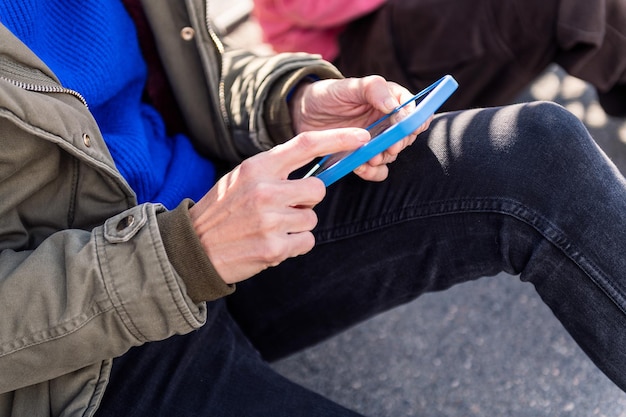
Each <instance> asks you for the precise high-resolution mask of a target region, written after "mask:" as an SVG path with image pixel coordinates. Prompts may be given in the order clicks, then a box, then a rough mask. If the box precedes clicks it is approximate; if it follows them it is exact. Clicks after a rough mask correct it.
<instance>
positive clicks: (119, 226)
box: [115, 216, 135, 232]
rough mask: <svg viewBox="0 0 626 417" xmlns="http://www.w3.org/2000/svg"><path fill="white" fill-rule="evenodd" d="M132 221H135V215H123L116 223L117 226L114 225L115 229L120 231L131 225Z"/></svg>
mask: <svg viewBox="0 0 626 417" xmlns="http://www.w3.org/2000/svg"><path fill="white" fill-rule="evenodd" d="M133 223H135V217H134V216H126V217H124V218H123V219H122V220H120V221H119V222H118V223H117V226H116V227H115V229H116V230H117V231H118V232H121V231H122V230H124V229H126V228H127V227H129V226H131V225H132V224H133Z"/></svg>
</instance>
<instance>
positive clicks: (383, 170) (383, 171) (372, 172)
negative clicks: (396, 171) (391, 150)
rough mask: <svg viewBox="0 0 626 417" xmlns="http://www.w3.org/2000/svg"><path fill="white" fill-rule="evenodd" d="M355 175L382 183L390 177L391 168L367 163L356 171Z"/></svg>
mask: <svg viewBox="0 0 626 417" xmlns="http://www.w3.org/2000/svg"><path fill="white" fill-rule="evenodd" d="M354 173H355V174H356V175H358V176H359V177H361V178H362V179H364V180H367V181H375V182H380V181H384V180H385V179H386V178H387V176H388V175H389V168H388V167H387V165H385V164H382V165H377V166H372V165H370V164H369V163H367V164H363V165H361V166H359V167H358V168H357V169H355V170H354Z"/></svg>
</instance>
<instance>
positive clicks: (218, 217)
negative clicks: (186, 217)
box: [189, 128, 370, 284]
mask: <svg viewBox="0 0 626 417" xmlns="http://www.w3.org/2000/svg"><path fill="white" fill-rule="evenodd" d="M369 139H370V136H369V133H368V132H367V131H366V130H364V129H358V128H342V129H333V130H324V131H317V132H304V133H301V134H299V135H298V136H296V137H295V138H293V139H291V140H290V141H288V142H286V143H284V144H282V145H279V146H276V147H274V148H273V149H271V150H269V151H266V152H263V153H260V154H257V155H255V156H253V157H251V158H249V159H247V160H245V161H243V162H242V163H241V164H240V165H239V166H237V167H236V168H235V169H234V170H233V171H231V172H230V173H228V174H226V175H225V176H224V177H222V178H221V179H220V180H219V181H218V182H217V183H216V184H215V186H214V187H213V188H212V189H211V190H209V192H208V193H207V194H206V195H205V196H204V197H203V198H202V199H200V201H198V202H197V203H196V204H195V205H194V206H193V207H191V208H190V209H189V213H190V216H191V220H192V223H193V226H194V229H195V231H196V233H197V234H198V236H199V237H200V242H201V243H202V246H203V247H204V249H205V251H206V253H207V255H208V256H209V259H210V260H211V262H212V264H213V266H214V267H215V269H216V271H217V272H218V273H219V274H220V276H221V277H222V279H223V280H224V281H225V282H226V283H228V284H232V283H235V282H239V281H242V280H244V279H247V278H250V277H251V276H253V275H255V274H257V273H258V272H260V271H262V270H264V269H266V268H268V267H270V266H275V265H278V264H279V263H281V262H282V261H284V260H285V259H287V258H290V257H295V256H298V255H302V254H305V253H307V252H309V251H310V250H311V249H312V248H313V246H314V245H315V238H314V237H313V234H312V233H311V230H312V229H313V228H314V227H315V226H316V225H317V215H316V214H315V212H314V211H313V207H315V205H317V204H318V203H319V202H320V201H321V200H322V199H323V198H324V196H325V195H326V188H325V187H324V184H323V182H322V181H321V180H319V179H318V178H315V177H309V178H305V179H295V180H289V179H287V177H288V175H289V174H290V173H291V172H293V171H294V170H296V169H298V168H300V167H302V166H304V165H305V164H307V163H309V162H311V161H312V160H313V159H315V158H316V157H321V156H324V155H327V154H330V153H334V152H340V151H347V150H353V149H356V148H358V147H359V146H361V145H363V144H364V143H366V142H367V141H368V140H369Z"/></svg>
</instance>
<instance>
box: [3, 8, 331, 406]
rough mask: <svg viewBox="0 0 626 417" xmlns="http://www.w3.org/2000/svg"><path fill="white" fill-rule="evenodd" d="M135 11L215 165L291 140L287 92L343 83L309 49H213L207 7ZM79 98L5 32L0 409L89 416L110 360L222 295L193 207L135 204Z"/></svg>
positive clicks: (183, 328)
mask: <svg viewBox="0 0 626 417" xmlns="http://www.w3.org/2000/svg"><path fill="white" fill-rule="evenodd" d="M144 7H145V12H146V15H147V17H148V19H149V21H150V22H151V26H152V27H153V31H154V34H155V38H156V41H157V45H158V48H159V52H160V54H161V58H162V60H163V62H164V66H165V68H166V71H167V73H168V76H169V77H170V81H171V83H172V86H173V88H174V91H175V94H176V96H177V100H178V105H179V107H180V108H181V110H182V113H183V115H184V116H185V120H186V123H187V125H188V127H189V130H190V132H191V136H192V140H193V141H194V143H195V144H196V145H197V147H198V148H199V149H200V150H201V151H202V152H205V153H208V154H210V155H212V156H214V157H215V158H219V159H222V160H227V161H230V162H233V163H236V162H238V161H240V160H242V159H243V158H245V157H247V156H249V155H252V154H254V153H256V152H259V151H262V150H265V149H268V148H270V147H272V146H273V145H275V144H277V143H280V142H283V141H285V140H287V139H289V138H290V137H291V136H292V132H291V128H290V119H289V117H288V113H287V107H286V98H285V97H286V94H287V92H288V91H289V90H290V89H291V88H293V86H294V85H295V84H296V83H297V82H299V80H300V79H302V77H304V76H306V75H308V74H314V75H315V76H317V77H320V78H327V77H338V76H340V75H339V74H338V72H337V71H336V70H335V69H334V68H333V67H332V66H330V65H329V64H327V63H325V62H324V61H321V60H320V59H319V58H318V57H315V56H309V55H303V54H289V55H278V56H273V57H256V56H253V55H251V54H249V53H245V52H242V51H223V47H222V45H221V44H220V42H219V41H218V40H217V39H216V37H215V34H214V33H213V32H212V31H211V30H210V23H209V22H208V20H207V18H206V16H207V5H206V4H205V2H204V1H203V0H146V1H145V5H144ZM183 28H192V29H193V31H189V30H188V29H187V30H184V31H183V33H185V34H186V36H181V31H182V29H183ZM189 33H192V34H193V36H191V37H190V36H187V35H188V34H189ZM244 64H245V65H244ZM87 104H88V103H85V102H84V99H83V98H82V96H80V94H79V93H77V92H74V91H70V90H67V89H65V88H63V86H62V85H60V83H59V81H58V79H57V78H56V77H55V75H54V74H53V73H52V72H51V71H50V70H49V69H48V68H47V67H46V66H45V64H43V62H41V61H40V60H39V59H38V58H37V57H36V56H35V55H34V54H33V53H32V51H30V50H29V49H28V48H27V47H26V46H25V45H24V44H23V43H21V42H20V41H19V40H18V39H17V38H15V37H14V36H13V35H12V34H11V33H10V32H9V31H8V30H7V29H6V28H5V27H4V26H2V25H0V318H1V319H0V417H6V416H20V417H22V416H28V417H34V416H91V415H93V413H94V412H95V410H96V408H97V406H98V403H99V401H100V398H101V397H102V394H103V392H104V390H105V389H106V384H107V378H108V375H109V371H110V366H111V358H114V357H116V356H119V355H122V354H123V353H124V352H126V351H127V350H128V349H129V348H130V347H132V346H136V345H140V344H143V343H146V342H150V341H155V340H161V339H164V338H167V337H169V336H171V335H174V334H182V333H187V332H190V331H192V330H194V329H197V328H198V327H199V326H202V324H203V323H204V322H205V320H206V305H205V301H210V300H212V299H215V298H218V297H221V296H224V295H226V294H228V293H230V292H231V291H232V288H230V287H229V286H227V285H225V284H224V283H223V282H222V281H221V280H220V279H219V276H217V274H216V273H215V271H214V270H213V268H212V266H211V264H210V262H209V260H208V258H207V257H206V255H205V254H204V252H203V251H202V248H201V245H200V243H199V240H198V238H197V237H196V236H195V234H194V233H193V229H192V227H191V223H190V221H189V218H188V211H187V208H188V207H189V205H190V204H192V202H189V201H185V202H182V204H181V206H180V207H179V208H178V209H176V210H173V211H171V212H167V211H165V209H164V208H163V207H162V206H160V205H158V204H141V205H137V202H136V198H135V194H134V193H133V191H132V190H131V189H130V188H129V186H128V184H127V183H126V182H125V180H124V179H123V178H122V176H121V175H120V173H119V172H118V171H117V169H116V167H115V164H114V162H113V160H112V158H111V155H110V154H109V152H108V150H107V148H106V145H105V143H104V141H103V139H102V136H101V133H100V131H99V129H98V126H97V125H96V123H95V121H94V119H93V117H92V115H91V114H90V112H89V109H88V107H87ZM188 259H194V262H193V264H194V265H196V266H195V267H194V268H189V266H186V265H188V264H189V262H185V260H188Z"/></svg>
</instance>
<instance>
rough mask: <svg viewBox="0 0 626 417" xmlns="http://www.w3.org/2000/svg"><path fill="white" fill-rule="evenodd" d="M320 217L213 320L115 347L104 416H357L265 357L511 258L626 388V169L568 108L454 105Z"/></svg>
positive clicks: (346, 183) (213, 306)
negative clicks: (380, 174)
mask: <svg viewBox="0 0 626 417" xmlns="http://www.w3.org/2000/svg"><path fill="white" fill-rule="evenodd" d="M318 214H319V219H320V221H319V225H318V227H317V229H316V237H317V245H316V247H315V248H314V249H313V250H312V251H311V252H310V253H309V254H307V255H304V256H301V257H298V258H293V259H290V260H288V261H286V262H284V263H282V264H281V265H279V266H278V267H275V268H271V269H268V270H266V271H264V272H263V273H261V274H259V275H258V276H256V277H253V278H252V279H250V280H248V281H246V282H243V283H241V284H239V286H238V289H237V291H236V293H235V294H234V295H233V296H230V297H228V299H227V300H222V301H218V302H215V303H210V305H209V306H208V307H209V322H208V323H207V325H205V326H204V327H203V328H202V329H200V330H199V331H197V332H195V333H193V334H189V335H185V336H177V337H174V338H171V339H169V340H166V341H163V342H157V343H151V344H148V345H145V346H142V347H138V348H134V349H132V350H131V351H130V352H128V353H127V354H126V355H124V356H122V357H121V358H118V359H115V360H114V364H113V372H112V375H111V382H110V384H109V386H108V388H107V390H106V393H105V397H104V400H103V402H102V407H101V409H100V411H99V413H98V415H99V416H109V415H110V416H114V415H115V416H120V415H125V416H155V415H163V416H172V415H176V416H192V415H193V416H196V415H206V416H274V417H275V416H350V415H354V413H352V412H351V411H349V410H346V409H345V408H343V407H340V406H338V405H336V404H333V403H331V402H330V401H328V400H326V399H323V398H321V397H319V396H318V395H317V394H315V393H312V392H310V391H307V390H305V389H303V388H302V387H300V386H297V385H295V384H293V383H291V382H289V381H287V380H286V379H284V378H283V377H281V376H279V375H277V374H276V373H275V372H274V371H273V370H272V369H271V368H270V367H269V366H268V365H267V362H266V361H271V360H274V359H277V358H281V357H284V356H285V355H289V354H291V353H293V352H296V351H298V350H300V349H303V348H306V347H307V346H310V345H312V344H314V343H317V342H319V341H321V340H323V339H325V338H328V337H330V336H332V335H334V334H336V333H337V332H340V331H341V330H343V329H345V328H347V327H349V326H352V325H354V324H356V323H358V322H360V321H362V320H365V319H367V318H368V317H371V316H373V315H375V314H377V313H380V312H382V311H385V310H388V309H390V308H393V307H394V306H397V305H400V304H403V303H406V302H409V301H411V300H413V299H415V298H416V297H418V296H419V295H420V294H423V293H424V292H427V291H435V290H442V289H445V288H448V287H450V286H452V285H454V284H456V283H460V282H465V281H468V280H474V279H478V278H480V277H483V276H489V275H495V274H497V273H498V272H501V271H506V272H508V273H511V274H519V275H520V276H521V279H523V280H526V281H530V282H532V283H533V284H534V286H535V288H536V289H537V292H538V293H539V295H540V296H541V297H542V299H543V300H544V301H545V302H546V303H547V305H548V306H550V308H551V309H552V311H553V312H554V314H555V315H556V317H557V318H558V319H559V320H560V321H561V322H562V323H563V325H564V326H565V328H566V329H567V330H568V331H569V332H570V333H571V335H572V336H573V337H574V339H575V340H576V341H577V342H578V343H579V344H580V346H581V347H582V348H583V349H584V350H585V352H586V353H587V354H588V355H589V356H590V358H591V359H592V360H593V361H594V362H595V363H596V364H597V365H598V366H599V367H600V368H601V369H602V370H603V371H604V372H605V373H606V374H607V375H608V376H609V377H610V378H611V379H612V380H613V381H614V382H615V383H616V384H617V385H619V386H620V387H621V388H622V389H624V388H626V355H625V354H626V315H625V314H624V312H625V311H626V298H625V296H626V257H625V256H624V253H626V182H625V180H624V178H623V177H622V175H621V174H620V173H619V172H618V170H617V169H616V168H615V167H614V166H613V165H612V164H611V163H610V162H609V161H608V160H607V158H606V157H605V156H604V154H603V153H602V152H601V151H600V150H599V148H598V147H597V145H596V144H595V143H594V141H593V140H592V138H591V137H590V136H589V134H588V133H587V131H586V130H585V128H584V127H583V126H582V124H581V123H580V122H579V121H578V120H577V119H575V118H574V117H573V116H571V115H570V114H569V113H567V112H566V111H565V110H563V109H562V108H561V107H559V106H557V105H555V104H550V103H532V104H526V105H518V106H510V107H506V108H494V109H487V110H479V111H467V112H460V113H450V114H444V115H440V116H438V117H437V118H436V119H435V121H434V122H433V124H432V126H431V128H430V129H429V131H428V132H427V133H425V134H423V135H421V136H420V137H419V138H418V140H417V141H416V143H415V144H414V145H413V146H412V147H410V148H409V149H407V150H406V151H404V152H403V153H402V154H401V157H400V158H398V160H397V161H396V162H395V163H394V164H392V165H391V167H390V177H389V178H388V180H387V181H385V182H382V183H368V182H364V181H362V180H360V179H358V178H356V177H355V176H349V177H346V178H344V179H342V180H340V181H339V182H337V183H335V184H334V185H332V186H331V187H329V189H328V195H327V197H326V199H325V200H324V201H323V202H322V203H321V204H320V205H319V207H318ZM416 319H419V318H416ZM523 319H524V318H523V317H520V320H523Z"/></svg>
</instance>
